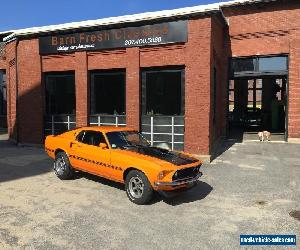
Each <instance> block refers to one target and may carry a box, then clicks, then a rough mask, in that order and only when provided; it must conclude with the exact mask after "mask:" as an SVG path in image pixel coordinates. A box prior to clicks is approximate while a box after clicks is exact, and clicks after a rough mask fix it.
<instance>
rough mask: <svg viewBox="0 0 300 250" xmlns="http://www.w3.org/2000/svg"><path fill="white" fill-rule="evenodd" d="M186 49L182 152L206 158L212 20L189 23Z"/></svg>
mask: <svg viewBox="0 0 300 250" xmlns="http://www.w3.org/2000/svg"><path fill="white" fill-rule="evenodd" d="M188 30H189V38H188V43H187V44H186V49H185V57H184V58H185V65H186V68H185V77H186V78H185V136H184V140H185V150H186V151H188V152H191V153H196V154H204V155H208V154H209V119H210V118H209V117H210V105H211V103H210V75H211V69H210V66H211V61H210V56H211V20H210V18H203V19H198V20H190V21H189V25H188Z"/></svg>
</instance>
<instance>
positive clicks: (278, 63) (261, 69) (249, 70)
mask: <svg viewBox="0 0 300 250" xmlns="http://www.w3.org/2000/svg"><path fill="white" fill-rule="evenodd" d="M287 70H288V57H287V56H260V57H245V58H232V59H231V75H232V76H239V75H246V74H248V75H253V74H261V75H263V74H265V75H268V74H277V75H278V74H287Z"/></svg>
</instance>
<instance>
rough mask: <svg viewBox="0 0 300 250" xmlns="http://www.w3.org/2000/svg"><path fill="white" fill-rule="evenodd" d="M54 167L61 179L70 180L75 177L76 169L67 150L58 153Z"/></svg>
mask: <svg viewBox="0 0 300 250" xmlns="http://www.w3.org/2000/svg"><path fill="white" fill-rule="evenodd" d="M53 169H54V172H55V174H56V176H57V177H58V178H59V179H61V180H68V179H71V178H73V177H74V169H73V168H72V166H71V164H70V161H69V157H68V156H67V154H66V153H65V152H59V153H58V154H56V156H55V161H54V164H53Z"/></svg>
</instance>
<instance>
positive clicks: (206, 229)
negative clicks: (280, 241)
mask: <svg viewBox="0 0 300 250" xmlns="http://www.w3.org/2000/svg"><path fill="white" fill-rule="evenodd" d="M202 170H203V173H204V175H203V177H202V178H201V179H200V181H199V182H198V184H197V186H196V187H194V188H193V189H191V190H189V191H187V192H186V193H180V194H172V195H170V194H169V195H168V196H167V197H164V196H160V195H157V197H156V198H155V199H154V200H153V202H152V203H151V204H149V205H146V206H138V205H135V204H133V203H131V202H130V201H129V200H128V198H127V196H126V194H125V191H124V187H123V186H122V185H119V184H115V183H113V182H110V181H106V180H104V179H101V178H98V177H93V176H91V175H88V174H78V175H77V177H76V178H75V179H74V180H69V181H61V180H59V179H58V178H57V177H56V176H55V174H54V173H53V171H52V161H51V160H50V159H49V158H48V157H47V156H46V154H45V153H44V152H43V150H42V149H38V148H29V147H16V146H14V145H12V144H10V143H8V142H6V141H0V249H238V248H240V246H239V236H240V234H297V237H298V241H299V237H300V234H299V232H300V221H299V218H298V219H297V218H294V217H292V216H291V215H290V213H291V212H292V211H294V213H291V214H295V213H296V214H297V212H296V211H299V210H300V184H299V180H300V178H299V177H300V145H296V144H285V143H256V142H248V143H241V144H234V145H233V146H231V147H229V148H228V149H227V150H226V151H225V152H224V153H223V154H221V155H220V156H219V157H218V158H217V159H215V160H214V161H213V162H212V163H211V164H209V165H208V164H207V165H205V166H203V169H202ZM298 244H299V243H298ZM243 248H244V249H248V248H245V247H243ZM249 249H259V248H257V247H254V248H249ZM272 249H276V248H274V247H273V248H272ZM280 249H282V248H280Z"/></svg>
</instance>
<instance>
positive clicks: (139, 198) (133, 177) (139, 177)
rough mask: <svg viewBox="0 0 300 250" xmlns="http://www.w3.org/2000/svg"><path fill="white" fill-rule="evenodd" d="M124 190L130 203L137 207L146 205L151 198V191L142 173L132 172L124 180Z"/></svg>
mask: <svg viewBox="0 0 300 250" xmlns="http://www.w3.org/2000/svg"><path fill="white" fill-rule="evenodd" d="M125 189H126V193H127V196H128V198H129V200H130V201H132V202H133V203H135V204H138V205H144V204H147V203H148V202H149V201H150V200H151V199H152V196H153V189H152V187H151V184H150V182H149V180H148V178H147V177H146V175H145V174H144V173H142V172H141V171H138V170H132V171H130V172H129V173H128V175H127V176H126V179H125Z"/></svg>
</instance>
